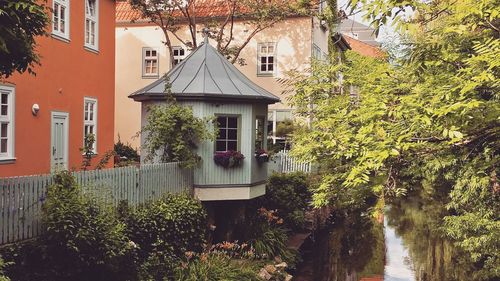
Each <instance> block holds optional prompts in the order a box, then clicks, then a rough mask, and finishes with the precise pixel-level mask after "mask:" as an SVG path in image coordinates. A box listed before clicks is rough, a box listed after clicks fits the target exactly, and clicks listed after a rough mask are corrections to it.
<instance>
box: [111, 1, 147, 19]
mask: <svg viewBox="0 0 500 281" xmlns="http://www.w3.org/2000/svg"><path fill="white" fill-rule="evenodd" d="M115 11H116V21H117V22H128V21H133V20H140V18H141V13H140V12H139V11H136V10H133V9H132V7H131V6H130V4H129V3H128V1H118V2H116V10H115Z"/></svg>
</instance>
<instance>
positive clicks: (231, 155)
mask: <svg viewBox="0 0 500 281" xmlns="http://www.w3.org/2000/svg"><path fill="white" fill-rule="evenodd" d="M243 159H245V156H243V154H241V152H239V151H233V150H229V151H224V152H216V153H215V154H214V162H215V164H216V165H217V166H222V167H224V168H235V167H239V166H241V165H242V164H243Z"/></svg>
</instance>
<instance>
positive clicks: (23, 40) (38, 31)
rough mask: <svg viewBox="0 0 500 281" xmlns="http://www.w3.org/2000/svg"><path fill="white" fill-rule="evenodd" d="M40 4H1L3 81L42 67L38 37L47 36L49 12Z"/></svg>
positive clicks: (26, 0)
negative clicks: (36, 47) (38, 49)
mask: <svg viewBox="0 0 500 281" xmlns="http://www.w3.org/2000/svg"><path fill="white" fill-rule="evenodd" d="M41 2H42V1H37V0H18V1H11V0H0V77H2V76H6V77H9V76H10V75H12V73H14V72H15V71H18V72H19V73H23V72H24V71H26V70H28V72H30V73H34V72H33V70H32V67H33V65H34V64H38V63H39V57H38V54H37V53H36V50H35V46H36V42H35V37H36V36H40V35H44V34H45V26H46V25H47V23H48V22H49V18H48V16H47V14H48V13H47V12H48V11H47V8H46V7H45V6H44V4H43V2H42V3H41Z"/></svg>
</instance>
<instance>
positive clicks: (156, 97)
mask: <svg viewBox="0 0 500 281" xmlns="http://www.w3.org/2000/svg"><path fill="white" fill-rule="evenodd" d="M128 97H129V98H131V99H133V100H134V101H137V102H143V101H162V100H165V98H166V97H165V93H134V94H131V95H129V96H128ZM174 97H175V99H176V100H178V101H211V102H222V103H241V102H249V103H265V104H274V103H277V102H280V101H281V100H280V99H279V98H277V97H276V98H271V97H255V96H242V95H229V94H226V95H224V96H220V95H218V94H217V95H211V94H182V95H177V94H174Z"/></svg>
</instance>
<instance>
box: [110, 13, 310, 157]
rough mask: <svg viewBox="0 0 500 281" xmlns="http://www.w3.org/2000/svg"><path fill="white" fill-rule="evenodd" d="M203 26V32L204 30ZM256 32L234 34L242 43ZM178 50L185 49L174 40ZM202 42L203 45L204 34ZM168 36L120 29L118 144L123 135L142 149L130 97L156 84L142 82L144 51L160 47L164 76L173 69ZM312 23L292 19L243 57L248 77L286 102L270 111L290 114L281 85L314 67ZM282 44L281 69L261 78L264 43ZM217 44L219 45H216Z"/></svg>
mask: <svg viewBox="0 0 500 281" xmlns="http://www.w3.org/2000/svg"><path fill="white" fill-rule="evenodd" d="M201 29H202V26H200V27H199V30H201ZM248 30H251V28H250V27H248V26H246V25H245V24H243V23H237V24H236V26H235V29H234V34H235V35H234V37H235V43H237V42H238V41H240V42H241V40H243V38H245V37H246V34H248ZM178 34H180V35H181V37H182V38H190V37H189V36H188V32H187V30H180V31H179V32H178ZM170 37H171V39H172V40H173V45H174V46H175V45H178V46H180V45H181V44H180V43H179V42H178V41H177V40H176V39H175V38H174V37H173V36H170ZM199 37H200V38H199V39H198V42H201V34H200V35H199ZM162 40H164V35H163V32H162V31H161V30H160V29H159V28H157V27H156V26H148V25H144V24H137V25H134V24H123V23H120V24H118V25H117V27H116V87H115V96H116V98H115V100H116V108H115V140H117V139H118V135H120V138H121V140H122V141H123V142H129V143H131V144H132V146H133V147H139V145H140V141H139V138H134V137H133V136H134V135H136V134H137V132H138V131H140V117H139V116H140V112H141V106H140V104H139V103H137V102H134V101H133V100H132V99H129V98H128V95H129V94H131V93H133V92H135V91H136V90H139V89H141V88H142V87H144V86H146V85H148V84H150V83H152V82H154V80H155V79H145V78H142V48H143V47H157V48H158V50H159V55H160V58H159V59H160V61H159V68H160V74H159V76H161V75H163V74H165V73H166V72H167V71H168V69H169V67H168V66H169V65H170V63H169V56H168V51H167V48H166V47H165V46H163V45H162ZM311 40H312V30H311V18H309V17H304V18H292V19H288V20H286V21H285V22H281V23H278V24H276V25H275V26H273V27H272V28H270V29H267V30H264V31H262V32H261V33H258V34H257V35H256V36H255V37H254V38H253V39H252V40H251V41H250V42H249V44H248V45H247V46H246V47H245V48H244V49H243V51H242V53H241V56H240V58H243V59H244V60H245V63H246V65H243V66H242V65H238V64H236V66H237V67H238V69H240V70H241V71H242V72H243V74H245V75H246V76H247V77H248V78H250V79H251V80H252V81H254V82H255V83H257V84H258V85H259V86H261V87H263V88H264V89H266V90H268V91H270V92H271V93H273V94H275V95H277V96H279V97H281V100H282V102H281V103H278V104H274V105H271V106H270V109H278V110H282V109H285V110H286V109H290V108H291V107H290V106H289V105H288V104H287V98H288V97H287V96H285V95H283V94H282V90H283V87H282V85H281V84H280V83H279V82H278V81H277V79H279V78H285V77H286V73H287V71H289V70H292V69H299V70H300V69H305V68H307V67H308V66H309V63H310V57H311V46H312V44H311ZM264 42H275V43H277V70H276V73H275V75H274V76H272V77H269V76H258V75H257V45H258V43H264ZM211 44H215V43H214V42H211Z"/></svg>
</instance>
